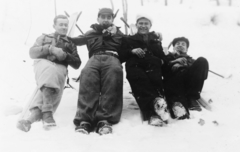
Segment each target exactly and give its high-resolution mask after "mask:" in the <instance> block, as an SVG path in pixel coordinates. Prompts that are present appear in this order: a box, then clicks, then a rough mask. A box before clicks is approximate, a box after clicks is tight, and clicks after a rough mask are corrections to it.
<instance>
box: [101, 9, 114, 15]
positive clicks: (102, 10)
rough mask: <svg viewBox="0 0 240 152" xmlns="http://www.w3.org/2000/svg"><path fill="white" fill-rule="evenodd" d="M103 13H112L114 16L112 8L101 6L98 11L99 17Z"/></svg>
mask: <svg viewBox="0 0 240 152" xmlns="http://www.w3.org/2000/svg"><path fill="white" fill-rule="evenodd" d="M103 13H105V14H111V15H112V16H113V15H114V14H113V11H112V9H111V8H101V9H100V10H99V12H98V17H99V15H100V14H103Z"/></svg>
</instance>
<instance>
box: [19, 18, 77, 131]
mask: <svg viewBox="0 0 240 152" xmlns="http://www.w3.org/2000/svg"><path fill="white" fill-rule="evenodd" d="M68 24H69V21H68V18H67V17H66V16H64V15H58V16H56V17H55V18H54V25H53V27H54V29H55V32H54V33H52V34H43V35H41V36H40V37H38V38H37V40H36V42H35V43H34V45H33V46H32V47H31V48H30V50H29V54H30V57H31V58H32V59H34V65H33V66H34V72H35V79H36V84H37V89H36V91H35V93H34V94H33V96H32V98H31V100H30V103H29V106H28V107H26V109H27V111H30V114H29V113H28V112H23V114H22V118H21V119H20V120H19V121H18V123H17V128H18V129H20V130H22V131H25V132H28V131H29V130H30V129H31V125H32V124H33V123H34V122H36V121H40V120H42V122H43V127H44V128H45V129H50V128H52V127H55V126H56V122H55V120H54V118H53V114H54V112H55V111H56V110H57V107H58V105H59V104H60V101H61V98H62V95H63V90H64V85H65V80H66V77H67V67H68V65H70V66H71V67H72V68H74V69H78V68H79V67H80V65H81V59H80V57H79V55H78V52H77V47H76V46H75V45H74V44H73V43H72V42H71V41H70V40H69V39H68V37H67V36H66V35H67V31H68ZM28 114H29V115H28Z"/></svg>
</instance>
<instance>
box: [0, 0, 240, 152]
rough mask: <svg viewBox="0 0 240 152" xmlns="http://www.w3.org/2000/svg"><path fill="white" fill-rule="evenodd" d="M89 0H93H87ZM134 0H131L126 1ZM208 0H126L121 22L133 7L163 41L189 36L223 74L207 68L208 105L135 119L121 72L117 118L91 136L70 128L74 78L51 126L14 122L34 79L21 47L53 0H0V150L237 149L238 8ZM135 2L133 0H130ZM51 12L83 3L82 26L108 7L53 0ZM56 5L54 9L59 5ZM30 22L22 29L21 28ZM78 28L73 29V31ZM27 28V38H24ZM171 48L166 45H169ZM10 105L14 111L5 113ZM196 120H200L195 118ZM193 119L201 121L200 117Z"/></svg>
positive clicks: (40, 28) (48, 23)
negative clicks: (161, 118) (151, 119)
mask: <svg viewBox="0 0 240 152" xmlns="http://www.w3.org/2000/svg"><path fill="white" fill-rule="evenodd" d="M169 1H170V0H169ZM93 2H95V3H94V4H93ZM134 2H135V6H134ZM221 2H223V4H224V6H221V7H215V6H214V4H213V2H212V1H211V2H209V1H208V2H207V1H206V0H201V2H200V0H198V1H197V0H185V1H184V4H183V5H179V4H177V3H173V1H171V3H170V4H171V5H170V4H169V5H170V6H168V7H165V6H163V1H160V0H159V1H154V0H149V2H147V1H146V6H145V7H144V8H141V7H140V6H139V5H140V1H129V10H128V11H129V20H128V23H135V16H136V14H137V13H138V12H140V11H144V12H145V13H146V12H147V13H148V14H150V15H151V16H152V18H153V27H152V29H153V30H155V31H159V32H161V33H162V34H163V46H167V45H168V44H169V42H170V41H171V40H172V39H173V38H174V37H178V36H185V37H188V38H189V40H190V48H189V54H190V55H192V56H193V57H194V58H197V57H199V56H204V57H205V58H207V59H208V61H209V64H210V69H211V70H212V71H214V72H217V73H219V74H222V75H224V76H227V75H229V74H231V75H232V76H231V77H230V78H228V79H223V78H221V77H218V76H216V75H214V74H212V73H209V77H208V79H207V81H206V82H205V85H204V88H203V92H202V96H203V97H204V98H206V99H212V101H213V102H212V103H211V105H212V107H213V110H212V111H211V112H210V111H207V110H205V109H203V111H202V112H191V118H190V119H188V120H182V121H174V120H171V122H170V124H168V125H167V126H166V127H161V128H157V127H152V126H149V125H147V123H146V122H142V121H141V119H140V113H139V110H138V108H137V105H136V102H135V100H134V98H133V97H132V96H131V95H130V94H129V91H130V87H129V84H128V82H127V81H126V79H125V80H124V107H123V113H122V118H121V121H120V123H119V124H117V125H115V126H114V127H113V130H114V133H113V134H111V135H106V136H99V135H98V134H96V133H91V134H90V135H82V134H78V133H75V132H74V125H73V123H72V120H73V118H74V115H75V112H76V105H77V94H78V92H77V90H78V87H79V86H78V83H75V82H73V81H72V82H71V84H72V85H73V86H74V87H75V88H76V90H73V89H66V90H65V92H64V95H63V99H62V102H61V104H60V106H59V108H58V110H57V112H56V113H55V119H56V122H57V125H58V127H57V128H56V129H55V130H51V131H45V130H44V129H43V128H42V124H41V122H38V123H35V124H33V125H32V129H31V130H30V132H28V133H25V132H21V131H19V130H17V129H16V122H17V120H18V118H19V115H20V113H18V110H19V112H20V111H21V107H24V105H25V104H26V102H27V101H28V98H29V97H30V96H31V92H32V91H33V89H34V85H35V81H34V74H33V67H32V60H31V59H30V58H29V55H28V50H29V48H30V47H31V45H32V44H33V43H34V41H35V39H36V38H37V36H39V35H41V33H50V32H52V31H53V29H52V19H53V16H54V9H53V8H54V7H53V4H54V3H53V1H49V0H35V1H31V0H21V1H18V0H9V1H3V0H0V3H1V5H0V10H1V16H0V17H1V18H0V19H1V20H0V28H1V29H0V44H1V60H0V69H1V74H0V80H1V86H0V112H1V113H0V122H1V125H0V140H1V142H0V143H1V144H0V151H1V152H15V151H24V152H40V151H41V152H45V151H46V152H48V151H57V152H65V151H69V152H75V151H79V152H135V151H136V152H146V151H151V150H155V151H168V152H176V151H184V152H188V151H189V152H200V151H201V152H202V151H205V152H226V151H231V152H238V151H239V150H240V145H239V143H240V131H239V129H240V120H239V118H240V87H239V84H240V67H239V65H240V59H239V57H240V56H239V54H240V53H239V51H240V50H239V44H240V9H239V6H240V5H239V2H238V1H237V0H235V1H233V4H234V6H232V7H228V6H226V2H225V1H224V0H221ZM114 3H115V10H116V9H118V8H119V9H120V12H119V14H118V17H117V18H116V20H115V23H116V25H119V26H121V27H122V30H123V31H124V29H123V23H122V22H121V21H120V19H119V18H120V17H121V16H122V12H121V9H122V5H121V2H120V1H117V0H115V1H114ZM136 3H139V4H136ZM57 4H58V14H62V13H63V11H64V10H66V11H67V12H69V14H71V13H73V12H76V11H83V14H82V16H81V17H80V19H79V21H78V24H79V26H80V27H81V28H82V30H83V31H85V32H86V31H87V30H88V29H89V26H90V24H91V23H95V22H96V17H97V11H98V8H101V7H104V6H105V7H111V5H110V3H109V1H107V0H102V1H101V2H99V1H94V0H89V1H87V2H84V5H83V1H81V3H80V0H78V1H77V0H69V1H68V2H66V1H60V0H59V1H57ZM59 12H60V13H59ZM30 25H31V30H30V34H29V36H28V31H29V28H30ZM78 34H80V33H79V32H78V31H76V35H78ZM27 36H28V38H27ZM170 50H171V49H170ZM78 51H79V54H80V56H81V59H82V61H83V63H82V65H81V68H83V67H84V65H85V63H86V61H87V59H88V56H87V50H86V47H85V46H83V47H78ZM81 68H80V70H73V69H71V68H69V71H70V78H73V77H77V76H78V75H79V74H80V71H81ZM13 113H18V114H15V115H13ZM201 120H203V121H204V124H203V125H200V124H199V122H200V121H201ZM203 121H201V122H203Z"/></svg>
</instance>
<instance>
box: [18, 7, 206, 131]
mask: <svg viewBox="0 0 240 152" xmlns="http://www.w3.org/2000/svg"><path fill="white" fill-rule="evenodd" d="M97 21H98V24H92V25H91V28H92V29H91V30H90V31H88V32H87V33H86V34H84V35H80V36H78V37H74V38H69V37H67V36H66V33H67V30H68V19H67V18H66V17H65V16H62V15H59V16H57V17H55V19H54V28H55V30H56V32H55V33H53V34H49V35H42V36H40V37H39V38H38V39H37V41H36V43H35V44H34V46H33V47H32V48H30V57H31V58H33V59H34V71H35V78H36V82H37V91H36V93H35V96H34V97H33V99H32V102H31V104H30V106H29V110H30V112H31V114H30V115H29V116H28V117H26V118H23V119H21V120H20V121H19V122H18V124H17V127H18V128H19V129H21V130H23V131H26V132H27V131H29V130H30V128H31V124H32V123H33V122H35V121H39V120H42V121H43V125H44V127H45V128H51V127H53V126H56V123H55V121H54V118H53V113H54V112H55V111H56V109H57V107H58V105H59V103H60V100H61V97H62V93H63V89H64V84H65V79H66V76H67V66H68V65H70V66H72V67H73V68H75V69H77V68H79V66H80V64H81V60H80V58H79V55H78V53H77V48H76V45H77V46H81V45H87V48H88V51H89V60H88V61H87V63H86V65H85V67H84V68H83V69H82V71H81V74H80V77H79V78H80V83H79V92H78V100H77V111H76V115H75V118H74V120H73V122H74V124H75V126H76V127H75V131H76V132H80V133H84V134H89V133H90V132H92V131H94V130H95V131H96V132H97V133H98V134H100V135H103V134H110V133H112V132H113V130H112V125H113V124H116V123H118V122H119V121H120V117H121V113H122V107H123V68H122V65H121V64H122V63H123V62H126V64H125V66H126V77H127V80H128V82H129V84H130V86H131V89H132V94H133V96H134V98H135V100H136V102H137V104H138V106H139V108H140V111H141V114H142V118H143V120H146V121H148V123H149V125H153V126H163V125H166V124H167V123H168V120H169V118H170V116H172V117H173V118H177V119H185V118H189V110H198V111H200V110H201V107H200V106H199V105H198V102H197V100H201V97H200V93H201V90H202V88H203V84H204V80H206V79H207V74H208V62H207V60H206V59H205V58H203V57H200V58H198V59H197V60H194V59H192V58H191V57H190V56H189V55H187V52H188V47H189V41H188V39H187V38H184V37H180V38H175V39H174V40H173V41H172V45H173V47H174V52H169V54H168V55H165V54H164V52H163V47H162V44H161V34H159V33H156V32H150V29H151V26H152V20H151V18H150V17H148V16H146V15H145V16H144V15H143V16H138V17H137V20H136V27H137V29H138V30H137V33H136V34H135V35H132V36H130V35H124V34H123V33H122V32H121V31H120V30H119V27H116V26H115V25H114V24H113V21H114V13H113V11H112V10H111V9H109V8H102V9H100V10H99V13H98V15H97Z"/></svg>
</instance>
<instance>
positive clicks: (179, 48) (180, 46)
mask: <svg viewBox="0 0 240 152" xmlns="http://www.w3.org/2000/svg"><path fill="white" fill-rule="evenodd" d="M173 50H174V52H176V53H177V54H187V52H188V47H187V43H186V42H185V41H177V43H176V44H175V45H174V47H173Z"/></svg>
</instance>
